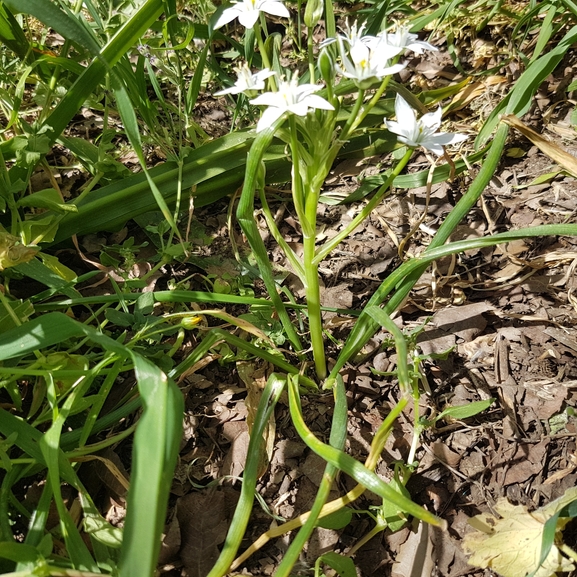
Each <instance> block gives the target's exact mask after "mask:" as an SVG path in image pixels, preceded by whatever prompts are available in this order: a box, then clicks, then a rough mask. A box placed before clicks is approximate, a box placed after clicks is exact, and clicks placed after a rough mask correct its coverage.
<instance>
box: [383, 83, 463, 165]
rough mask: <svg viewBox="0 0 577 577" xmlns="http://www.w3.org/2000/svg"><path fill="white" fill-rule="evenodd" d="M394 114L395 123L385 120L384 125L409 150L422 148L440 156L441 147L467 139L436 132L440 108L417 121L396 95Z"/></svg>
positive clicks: (442, 152)
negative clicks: (395, 117)
mask: <svg viewBox="0 0 577 577" xmlns="http://www.w3.org/2000/svg"><path fill="white" fill-rule="evenodd" d="M395 114H396V116H397V120H396V122H395V121H394V120H387V119H385V124H386V125H387V128H388V129H389V130H390V131H391V132H393V133H394V134H396V135H397V136H398V139H399V141H400V142H402V143H403V144H406V145H407V146H410V147H411V148H416V147H418V146H422V147H423V148H426V149H427V150H430V151H431V152H434V153H435V154H437V155H438V156H441V155H442V154H444V151H443V146H446V145H447V144H457V143H458V142H463V140H466V139H467V138H469V137H468V136H466V135H464V134H454V133H451V132H446V133H445V132H438V133H437V130H439V128H440V127H441V116H442V114H443V111H442V110H441V107H440V106H439V108H438V109H437V110H436V111H435V112H428V113H427V114H423V116H421V118H419V119H418V120H417V115H416V114H415V111H414V110H413V109H412V108H411V106H409V104H408V103H407V101H406V100H405V99H404V98H402V97H401V96H399V95H398V94H397V98H396V99H395Z"/></svg>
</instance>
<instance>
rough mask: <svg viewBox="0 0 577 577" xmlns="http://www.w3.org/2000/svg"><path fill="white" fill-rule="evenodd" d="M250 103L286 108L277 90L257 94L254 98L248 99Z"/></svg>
mask: <svg viewBox="0 0 577 577" xmlns="http://www.w3.org/2000/svg"><path fill="white" fill-rule="evenodd" d="M250 103H251V104H257V105H259V106H274V107H275V108H279V107H280V108H286V105H285V103H284V101H283V99H282V96H279V93H278V92H265V93H264V94H259V95H258V96H257V97H256V98H253V99H252V100H251V101H250Z"/></svg>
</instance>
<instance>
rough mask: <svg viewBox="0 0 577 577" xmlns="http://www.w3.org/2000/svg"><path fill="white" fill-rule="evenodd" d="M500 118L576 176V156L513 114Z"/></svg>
mask: <svg viewBox="0 0 577 577" xmlns="http://www.w3.org/2000/svg"><path fill="white" fill-rule="evenodd" d="M501 120H502V121H503V122H505V123H507V124H508V125H509V126H512V127H513V128H515V129H516V130H518V131H519V132H520V133H521V134H522V135H523V136H525V137H526V138H528V139H529V140H530V141H531V142H532V143H533V144H534V145H535V146H537V148H539V150H541V152H542V153H543V154H546V155H547V156H548V157H549V158H550V159H551V160H553V161H554V162H556V163H557V164H558V165H559V166H560V167H561V168H564V169H565V170H566V171H567V172H569V173H570V174H572V175H573V176H577V158H575V157H574V156H572V155H571V154H569V153H568V152H567V151H566V150H563V149H562V148H561V147H560V146H557V145H556V144H554V143H552V142H550V141H549V140H547V139H546V138H543V136H541V135H540V134H539V133H538V132H535V131H534V130H533V129H531V128H529V127H528V126H526V125H525V124H523V123H522V122H521V121H520V120H519V119H518V118H517V117H516V116H514V115H513V114H504V115H503V116H502V117H501Z"/></svg>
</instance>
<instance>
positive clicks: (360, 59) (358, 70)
mask: <svg viewBox="0 0 577 577" xmlns="http://www.w3.org/2000/svg"><path fill="white" fill-rule="evenodd" d="M366 38H367V37H364V38H361V37H358V38H356V39H355V40H354V41H353V43H352V44H350V48H349V50H348V51H347V49H346V47H345V45H344V41H343V39H342V38H339V49H340V54H341V63H342V65H343V70H342V74H343V76H346V77H347V78H352V79H353V80H356V81H357V83H358V84H359V86H360V87H361V88H365V87H368V86H369V85H370V84H371V83H372V81H374V80H375V79H377V80H382V79H383V78H384V77H385V76H390V75H391V74H395V73H397V72H399V71H400V70H402V69H403V68H404V67H405V65H404V64H393V65H392V66H391V65H390V64H389V60H390V58H393V57H394V56H396V55H397V54H398V53H399V50H397V48H395V47H392V46H390V45H389V44H387V43H386V42H381V41H376V40H377V39H376V38H375V37H368V38H370V40H369V41H366V40H365V39H366ZM347 42H348V40H347ZM347 52H348V54H347Z"/></svg>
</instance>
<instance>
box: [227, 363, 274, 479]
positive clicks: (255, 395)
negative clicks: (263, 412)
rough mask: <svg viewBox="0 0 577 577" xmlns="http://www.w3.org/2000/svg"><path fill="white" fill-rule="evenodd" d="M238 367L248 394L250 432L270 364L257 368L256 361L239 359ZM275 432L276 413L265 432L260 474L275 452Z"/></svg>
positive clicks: (247, 419) (247, 420)
mask: <svg viewBox="0 0 577 577" xmlns="http://www.w3.org/2000/svg"><path fill="white" fill-rule="evenodd" d="M236 368H237V371H238V376H239V377H240V378H241V380H242V382H243V383H244V384H245V385H246V390H247V396H246V401H245V403H246V408H247V411H248V415H247V418H246V422H247V425H248V431H249V433H250V431H251V430H252V425H253V423H254V419H255V416H256V412H257V410H258V404H259V402H260V399H261V397H262V392H263V390H264V388H265V386H266V381H267V372H268V366H267V364H264V365H263V366H261V367H260V368H256V366H255V363H252V362H246V361H239V362H238V363H237V364H236ZM275 433H276V422H275V420H274V415H271V419H270V420H269V422H268V425H267V428H266V429H265V432H264V438H265V442H266V445H265V450H266V455H262V456H261V460H262V464H261V467H260V468H259V476H260V475H262V474H263V473H264V471H265V470H266V468H267V465H268V463H270V461H271V459H272V455H273V452H274V440H275Z"/></svg>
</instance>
